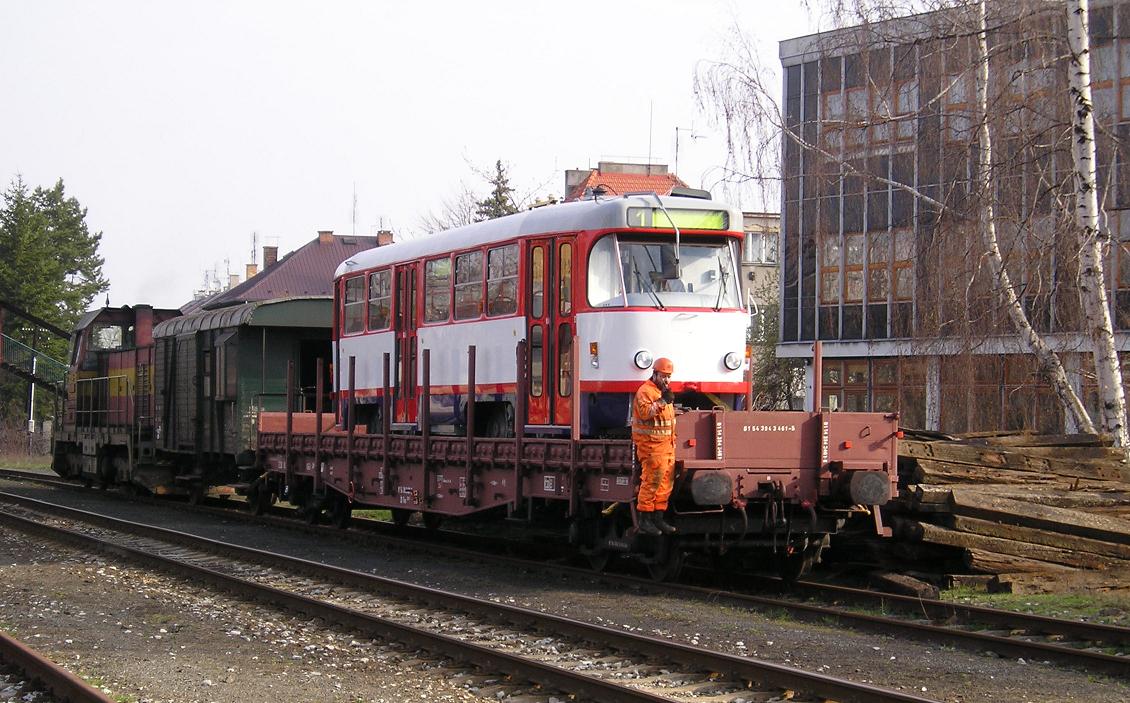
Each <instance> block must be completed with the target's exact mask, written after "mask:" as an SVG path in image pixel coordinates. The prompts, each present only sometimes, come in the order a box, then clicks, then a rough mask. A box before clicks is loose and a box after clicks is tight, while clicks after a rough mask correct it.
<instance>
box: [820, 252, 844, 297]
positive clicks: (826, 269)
mask: <svg viewBox="0 0 1130 703" xmlns="http://www.w3.org/2000/svg"><path fill="white" fill-rule="evenodd" d="M838 302H840V238H839V236H835V235H832V236H828V237H825V238H824V239H823V240H822V246H821V248H820V304H821V305H835V304H836V303H838Z"/></svg>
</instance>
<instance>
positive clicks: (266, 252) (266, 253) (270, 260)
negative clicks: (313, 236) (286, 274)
mask: <svg viewBox="0 0 1130 703" xmlns="http://www.w3.org/2000/svg"><path fill="white" fill-rule="evenodd" d="M321 235H322V233H321V232H319V233H318V239H319V240H320V239H321V238H322V237H321ZM278 260H279V248H278V247H263V270H267V269H269V268H270V267H272V266H274V265H275V262H277V261H278Z"/></svg>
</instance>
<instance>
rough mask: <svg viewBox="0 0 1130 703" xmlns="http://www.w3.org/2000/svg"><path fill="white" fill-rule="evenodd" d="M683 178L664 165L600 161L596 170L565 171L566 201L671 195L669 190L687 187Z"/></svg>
mask: <svg viewBox="0 0 1130 703" xmlns="http://www.w3.org/2000/svg"><path fill="white" fill-rule="evenodd" d="M686 187H687V184H686V183H683V181H682V179H680V178H679V177H678V176H676V175H675V174H673V173H670V172H669V171H668V170H667V164H627V163H616V162H613V161H601V162H599V163H598V164H597V166H596V168H584V169H572V170H569V171H566V172H565V202H569V201H571V200H582V199H584V198H586V197H592V195H593V194H594V193H596V194H598V195H610V196H620V195H623V194H625V193H640V192H646V193H658V194H659V195H670V194H671V189H672V188H686Z"/></svg>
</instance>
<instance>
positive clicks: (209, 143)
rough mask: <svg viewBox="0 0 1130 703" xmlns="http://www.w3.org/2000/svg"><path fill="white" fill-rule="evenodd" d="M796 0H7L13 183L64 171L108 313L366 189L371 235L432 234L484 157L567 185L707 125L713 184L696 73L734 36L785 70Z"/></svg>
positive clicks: (0, 151)
mask: <svg viewBox="0 0 1130 703" xmlns="http://www.w3.org/2000/svg"><path fill="white" fill-rule="evenodd" d="M794 4H796V3H792V2H789V1H788V0H785V2H779V1H776V0H773V1H770V0H744V1H741V0H738V1H735V0H693V1H691V0H682V1H677V0H646V1H639V2H636V1H631V2H616V1H613V2H607V3H600V4H591V3H590V4H584V3H581V4H576V3H562V2H556V3H545V2H536V1H534V0H524V1H513V2H512V1H506V2H500V1H492V2H477V3H476V2H457V1H454V0H452V1H449V2H433V1H429V0H417V1H416V2H414V3H402V2H397V3H392V2H381V1H378V0H369V1H367V2H323V3H302V4H298V3H289V2H261V3H254V2H223V3H219V2H200V1H197V2H193V3H176V4H173V3H155V2H132V3H131V2H80V1H77V0H76V1H75V2H54V1H41V0H37V1H36V2H5V3H3V4H2V5H0V96H2V97H0V99H2V101H3V104H4V109H3V110H0V181H2V186H3V187H4V188H6V187H7V186H8V184H9V183H10V182H11V181H12V179H13V178H15V176H16V175H17V174H21V175H22V176H23V179H24V180H25V181H26V182H27V183H28V184H29V185H30V186H33V187H34V186H38V185H43V186H47V185H50V184H52V183H53V182H54V181H55V180H56V179H58V178H62V179H63V180H64V182H65V184H66V187H67V192H68V193H69V194H70V195H72V196H75V197H77V198H78V199H79V201H80V202H81V203H82V204H83V205H84V206H86V207H87V208H88V209H89V213H88V216H87V222H88V224H89V225H90V227H91V229H92V230H95V231H101V232H102V233H103V240H102V248H101V252H102V254H103V256H104V257H105V259H106V264H105V268H104V272H105V274H106V276H107V278H108V279H109V280H110V284H111V288H110V302H111V304H112V305H125V304H134V303H141V302H146V303H151V304H153V305H156V306H158V307H178V306H180V305H182V304H184V303H185V302H187V301H188V300H190V299H191V298H192V292H193V290H194V289H197V288H200V287H202V286H203V285H204V282H205V275H206V272H207V271H209V270H213V271H214V270H217V269H218V273H219V275H220V278H224V277H225V274H226V272H227V270H228V269H230V271H231V272H232V273H242V272H243V269H244V265H245V264H246V263H248V262H250V261H251V260H252V258H251V256H252V244H251V242H252V233H253V232H257V233H258V235H259V245H260V249H261V247H262V245H264V244H277V245H278V246H279V251H280V254H285V253H286V252H288V251H291V250H292V249H295V248H297V247H298V246H301V245H302V244H303V243H305V242H307V241H309V240H310V239H312V238H313V237H314V236H315V234H316V231H317V230H319V229H332V230H334V231H335V232H336V233H337V234H349V233H351V232H352V231H353V211H354V208H353V197H354V190H355V189H356V196H357V207H356V212H357V226H356V233H357V234H371V233H372V232H373V231H375V229H376V227H377V226H378V225H380V224H383V225H384V226H385V227H386V228H390V229H392V230H393V231H394V232H395V233H396V234H397V236H408V235H411V234H412V233H413V232H414V231H417V232H418V231H419V223H420V219H421V217H422V216H423V215H425V214H426V213H428V212H430V211H437V210H438V209H439V208H440V206H441V203H442V201H443V200H444V199H445V198H451V197H453V196H454V194H455V193H456V192H457V191H458V190H459V188H460V184H461V183H466V184H467V185H469V186H471V187H472V188H475V189H478V190H479V191H481V192H482V191H485V189H486V186H485V184H484V183H482V182H481V181H479V180H478V179H477V177H476V176H475V175H474V174H473V173H472V172H471V170H470V168H469V167H468V164H473V165H476V166H479V167H483V168H486V167H489V166H491V165H492V164H493V163H494V161H495V160H496V159H502V160H503V161H504V162H505V163H506V164H508V165H509V166H510V168H511V172H512V176H513V184H514V185H515V186H516V187H517V188H518V190H519V191H520V192H521V193H528V192H530V191H531V190H534V189H535V188H536V195H539V196H541V195H549V194H556V195H560V194H562V191H563V182H564V175H563V171H564V170H565V169H569V168H586V167H589V166H594V167H595V166H596V164H597V162H598V161H600V160H631V161H640V162H643V161H646V160H647V158H648V155H649V153H650V155H651V157H652V159H653V161H655V162H657V163H667V164H669V165H670V166H671V167H672V168H674V162H675V129H676V127H684V128H692V127H693V128H694V133H695V135H701V138H691V133H690V132H689V131H687V132H681V133H680V142H679V155H678V161H679V175H680V176H681V177H682V178H683V180H685V181H687V182H688V183H689V184H690V185H692V186H702V187H707V188H714V189H715V193H716V194H720V193H721V190H720V189H718V188H717V187H716V184H717V183H718V181H719V179H720V177H721V171H720V167H721V166H722V165H723V164H724V162H725V156H726V154H725V144H724V140H723V138H722V135H721V134H720V132H718V131H716V130H715V129H713V128H712V127H711V125H710V123H709V120H708V118H707V116H706V115H705V114H703V113H702V112H701V110H700V109H699V108H698V106H697V105H696V102H695V97H694V94H693V76H694V71H695V68H696V65H698V63H699V62H700V61H703V60H711V59H718V58H721V57H723V56H724V52H725V49H724V44H725V42H726V41H728V39H729V37H730V36H731V35H732V33H733V30H734V27H735V26H736V25H740V26H741V28H742V29H743V30H744V31H745V32H746V33H748V34H750V35H752V36H754V37H755V38H756V40H757V42H758V45H759V50H760V51H761V52H762V53H763V55H765V56H767V57H768V58H770V59H772V60H775V56H776V51H777V44H776V43H777V42H778V41H780V40H781V39H785V38H789V37H793V36H798V35H801V34H806V33H808V32H809V31H810V25H809V20H808V18H807V16H806V15H805V14H804V13H802V12H801V11H800V10H799V9H794V8H793V5H794ZM737 204H738V205H741V206H744V207H746V208H757V207H760V206H761V204H760V203H755V202H747V203H737ZM258 256H259V255H258V254H256V258H257V259H258ZM103 300H104V298H103V297H101V296H100V297H99V299H98V300H97V301H95V302H96V304H98V305H101V304H102V302H103Z"/></svg>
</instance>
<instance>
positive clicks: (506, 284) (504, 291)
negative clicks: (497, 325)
mask: <svg viewBox="0 0 1130 703" xmlns="http://www.w3.org/2000/svg"><path fill="white" fill-rule="evenodd" d="M517 311H518V245H517V244H508V245H507V246H504V247H498V248H496V249H491V250H490V251H488V252H487V315H488V316H490V317H494V316H497V315H513V314H514V313H515V312H517Z"/></svg>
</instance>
